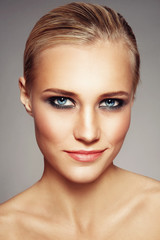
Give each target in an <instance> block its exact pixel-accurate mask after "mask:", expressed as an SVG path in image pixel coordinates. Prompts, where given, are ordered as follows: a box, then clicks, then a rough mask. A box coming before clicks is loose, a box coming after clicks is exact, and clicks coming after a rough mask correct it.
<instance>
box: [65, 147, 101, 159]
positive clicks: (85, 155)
mask: <svg viewBox="0 0 160 240" xmlns="http://www.w3.org/2000/svg"><path fill="white" fill-rule="evenodd" d="M104 151H105V150H94V151H85V150H80V151H65V152H66V153H68V155H69V156H70V157H72V158H73V159H75V160H77V161H79V162H94V161H95V160H96V159H97V158H98V157H100V156H101V155H102V153H103V152H104Z"/></svg>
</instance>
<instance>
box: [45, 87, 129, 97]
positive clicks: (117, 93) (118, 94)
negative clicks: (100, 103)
mask: <svg viewBox="0 0 160 240" xmlns="http://www.w3.org/2000/svg"><path fill="white" fill-rule="evenodd" d="M43 92H53V93H58V94H62V95H67V96H70V97H78V94H76V93H73V92H70V91H66V90H63V89H58V88H49V89H46V90H44V91H43ZM116 96H126V97H129V93H128V92H125V91H116V92H108V93H104V94H102V95H101V96H100V97H101V98H109V97H116Z"/></svg>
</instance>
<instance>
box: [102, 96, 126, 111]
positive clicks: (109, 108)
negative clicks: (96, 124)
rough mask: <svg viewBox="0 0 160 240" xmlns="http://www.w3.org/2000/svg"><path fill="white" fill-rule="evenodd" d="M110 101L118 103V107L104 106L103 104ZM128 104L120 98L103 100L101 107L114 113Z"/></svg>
mask: <svg viewBox="0 0 160 240" xmlns="http://www.w3.org/2000/svg"><path fill="white" fill-rule="evenodd" d="M109 100H112V101H115V102H117V105H115V106H109V105H108V106H107V104H106V105H102V104H103V103H105V102H107V101H109ZM126 103H127V101H126V100H124V99H120V98H106V99H103V100H102V101H100V104H99V107H100V108H101V109H107V110H110V111H114V110H118V109H120V108H122V107H123V106H124V105H126ZM108 104H109V103H108ZM101 105H102V106H101Z"/></svg>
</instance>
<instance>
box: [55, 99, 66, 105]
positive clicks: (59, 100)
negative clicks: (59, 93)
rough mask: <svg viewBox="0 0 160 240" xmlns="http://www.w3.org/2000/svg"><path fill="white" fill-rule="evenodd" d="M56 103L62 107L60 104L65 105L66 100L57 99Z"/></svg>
mask: <svg viewBox="0 0 160 240" xmlns="http://www.w3.org/2000/svg"><path fill="white" fill-rule="evenodd" d="M57 101H58V103H59V104H61V105H62V104H65V103H66V101H67V100H66V99H65V98H59V99H58V100H57Z"/></svg>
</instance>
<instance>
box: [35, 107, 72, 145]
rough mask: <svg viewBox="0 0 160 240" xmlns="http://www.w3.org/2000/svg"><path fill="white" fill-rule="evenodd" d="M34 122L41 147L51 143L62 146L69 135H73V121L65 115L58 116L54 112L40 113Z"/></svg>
mask: <svg viewBox="0 0 160 240" xmlns="http://www.w3.org/2000/svg"><path fill="white" fill-rule="evenodd" d="M34 121H35V132H36V138H37V142H38V144H39V145H42V144H43V145H45V144H46V143H47V144H48V143H49V142H50V143H51V144H56V145H61V144H62V142H63V141H64V140H65V139H66V138H67V136H68V135H69V133H70V134H71V126H72V125H71V124H70V122H71V121H68V120H67V119H66V118H64V116H63V114H56V113H53V111H46V112H45V111H39V112H36V113H35V114H34ZM62 140H63V141H62Z"/></svg>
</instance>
